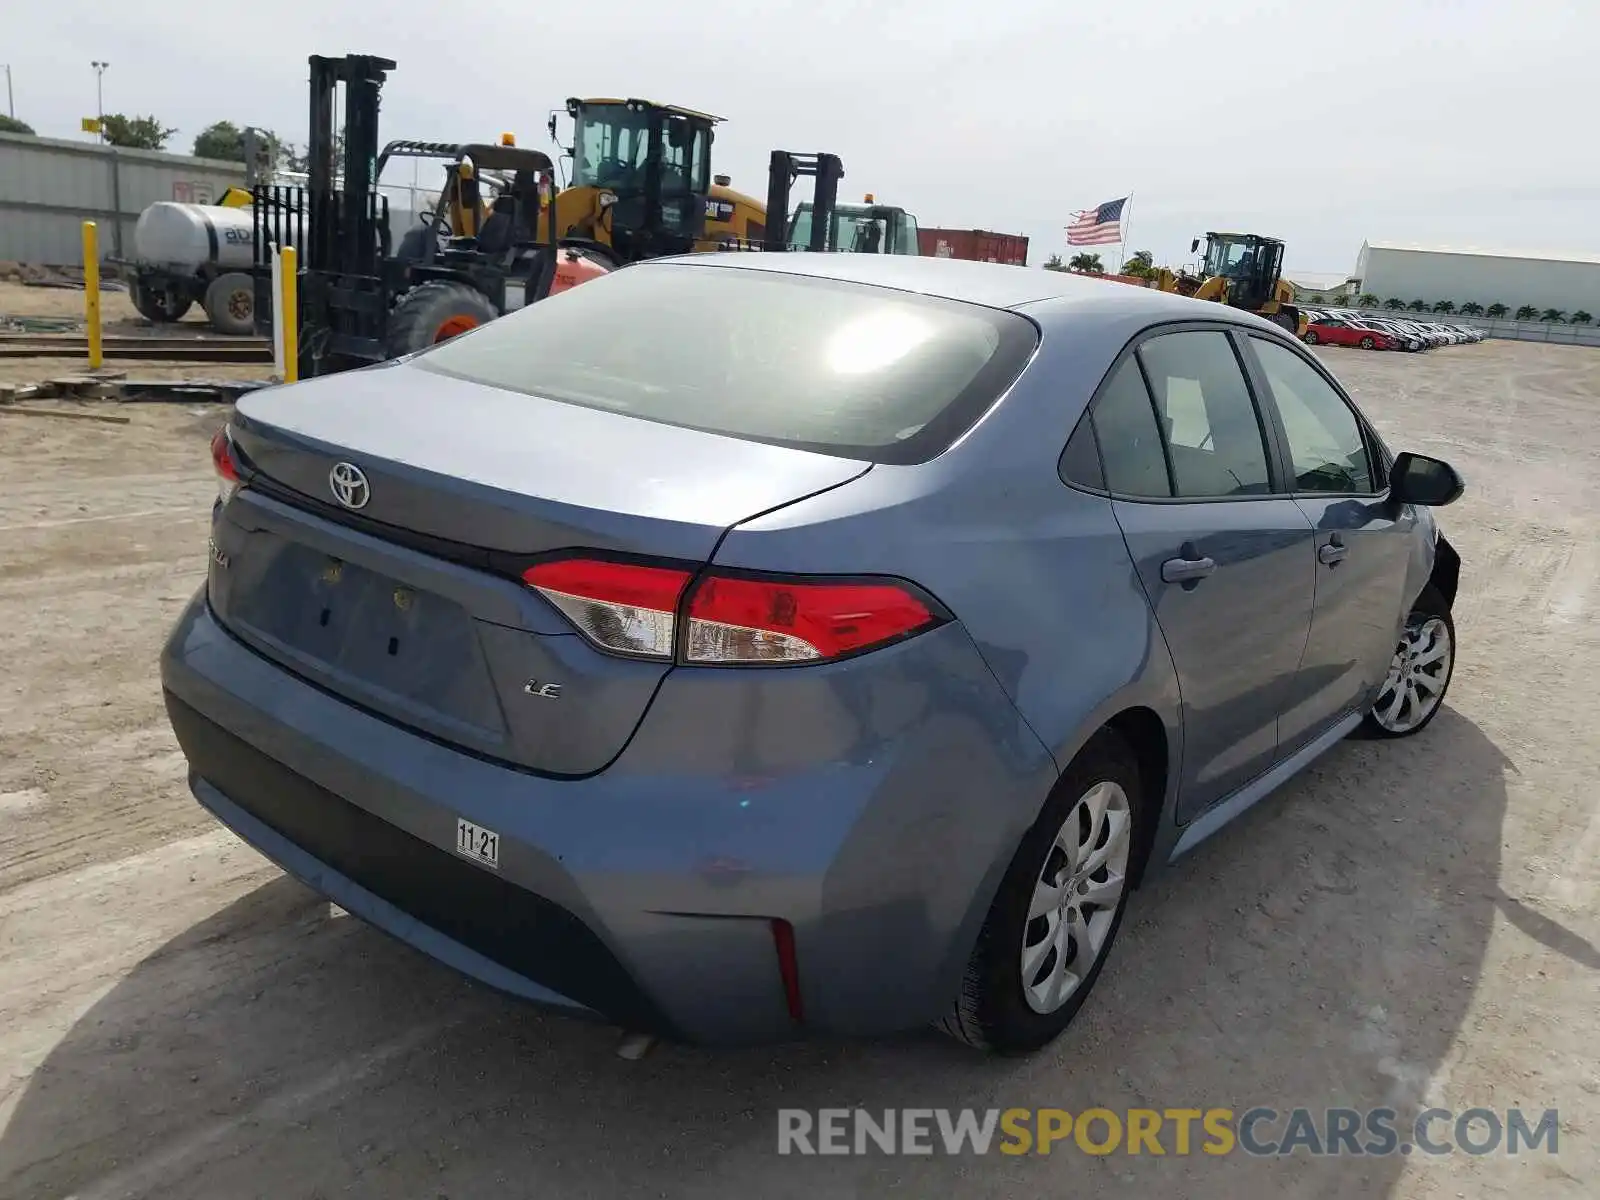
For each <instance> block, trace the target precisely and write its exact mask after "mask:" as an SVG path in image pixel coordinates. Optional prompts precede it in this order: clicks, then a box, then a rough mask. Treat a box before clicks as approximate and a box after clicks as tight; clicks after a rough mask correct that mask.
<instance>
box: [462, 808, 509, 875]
mask: <svg viewBox="0 0 1600 1200" xmlns="http://www.w3.org/2000/svg"><path fill="white" fill-rule="evenodd" d="M456 853H457V854H463V855H465V856H466V857H468V858H470V859H471V860H472V861H473V862H475V863H482V864H483V865H484V866H486V867H493V868H494V869H495V870H496V871H498V870H499V869H500V835H499V834H498V833H496V832H495V831H494V830H492V829H485V828H484V827H483V826H482V825H474V824H473V823H472V822H471V821H466V820H463V819H462V818H460V817H457V818H456Z"/></svg>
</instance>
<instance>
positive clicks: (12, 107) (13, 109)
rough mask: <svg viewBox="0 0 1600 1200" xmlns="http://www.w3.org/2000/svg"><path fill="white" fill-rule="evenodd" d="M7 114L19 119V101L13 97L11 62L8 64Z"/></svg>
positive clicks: (13, 118)
mask: <svg viewBox="0 0 1600 1200" xmlns="http://www.w3.org/2000/svg"><path fill="white" fill-rule="evenodd" d="M6 116H8V117H10V118H11V119H12V120H13V121H15V120H16V119H17V102H16V101H15V100H13V99H12V98H11V64H10V63H7V64H6Z"/></svg>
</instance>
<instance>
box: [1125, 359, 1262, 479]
mask: <svg viewBox="0 0 1600 1200" xmlns="http://www.w3.org/2000/svg"><path fill="white" fill-rule="evenodd" d="M1138 358H1139V361H1140V362H1141V363H1142V364H1143V366H1144V372H1145V376H1146V378H1147V379H1148V380H1149V383H1150V393H1151V396H1152V397H1153V398H1154V400H1155V410H1156V417H1157V419H1158V420H1159V422H1160V424H1161V432H1162V434H1163V436H1164V437H1165V438H1166V441H1167V445H1168V448H1169V453H1170V455H1171V459H1172V482H1173V488H1174V494H1175V495H1178V496H1187V497H1194V498H1207V497H1226V496H1251V495H1264V494H1267V493H1269V492H1271V490H1272V487H1271V482H1270V476H1269V474H1268V471H1267V443H1266V437H1265V434H1264V432H1263V430H1262V428H1261V421H1260V418H1259V416H1258V414H1257V412H1256V406H1255V401H1254V399H1253V398H1252V397H1251V395H1250V388H1249V385H1248V384H1247V383H1246V382H1245V377H1244V371H1243V369H1242V368H1241V367H1240V366H1239V360H1238V357H1237V356H1236V355H1235V354H1234V352H1233V343H1232V342H1231V341H1230V340H1229V338H1228V335H1227V334H1226V333H1222V332H1220V331H1213V330H1197V331H1193V332H1184V333H1167V334H1161V335H1158V336H1156V337H1153V338H1150V339H1149V340H1148V341H1146V342H1144V343H1143V344H1142V345H1141V346H1140V347H1139V351H1138Z"/></svg>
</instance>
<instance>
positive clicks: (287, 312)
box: [274, 246, 300, 383]
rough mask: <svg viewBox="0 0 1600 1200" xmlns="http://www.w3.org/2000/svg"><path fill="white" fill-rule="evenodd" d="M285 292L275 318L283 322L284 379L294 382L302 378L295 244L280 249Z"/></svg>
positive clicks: (280, 299) (279, 298) (298, 281)
mask: <svg viewBox="0 0 1600 1200" xmlns="http://www.w3.org/2000/svg"><path fill="white" fill-rule="evenodd" d="M278 256H279V259H280V260H281V261H280V263H279V271H280V278H281V279H282V281H283V283H282V288H283V294H282V295H281V296H279V297H278V312H277V316H276V317H275V318H274V319H275V320H279V321H282V322H283V381H284V382H285V383H294V382H295V381H296V380H298V379H299V378H300V276H299V274H298V273H297V272H298V270H299V268H298V265H297V263H296V261H295V260H296V259H297V258H298V257H299V256H298V255H297V254H295V250H294V247H293V246H285V247H284V248H283V249H282V250H280V251H278Z"/></svg>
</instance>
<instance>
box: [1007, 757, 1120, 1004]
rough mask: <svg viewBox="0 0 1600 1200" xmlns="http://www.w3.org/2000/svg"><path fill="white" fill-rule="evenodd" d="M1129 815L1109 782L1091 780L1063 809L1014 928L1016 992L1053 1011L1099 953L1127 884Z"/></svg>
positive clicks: (1078, 983)
mask: <svg viewBox="0 0 1600 1200" xmlns="http://www.w3.org/2000/svg"><path fill="white" fill-rule="evenodd" d="M1132 834H1133V814H1132V810H1131V808H1130V806H1129V803H1128V795H1127V793H1126V792H1124V791H1123V790H1122V788H1121V787H1120V786H1118V785H1117V784H1115V783H1110V782H1101V783H1097V784H1095V785H1094V786H1093V787H1091V788H1090V789H1089V790H1088V791H1086V792H1085V793H1084V794H1083V795H1082V796H1080V797H1079V798H1078V801H1077V803H1076V804H1074V805H1073V806H1072V807H1071V809H1069V810H1068V812H1067V816H1066V820H1064V821H1063V822H1062V824H1061V828H1060V829H1059V830H1057V831H1056V836H1055V840H1054V842H1052V843H1051V846H1050V850H1049V852H1048V853H1047V854H1046V855H1045V860H1044V866H1043V867H1042V868H1041V870H1040V872H1039V878H1038V881H1037V882H1036V883H1035V884H1034V889H1033V901H1032V903H1031V904H1030V905H1029V907H1028V920H1027V923H1026V924H1025V925H1024V926H1023V931H1022V991H1023V995H1024V996H1025V997H1026V998H1027V1001H1028V1007H1029V1008H1031V1009H1033V1011H1034V1012H1036V1013H1041V1014H1049V1013H1053V1012H1056V1011H1057V1010H1058V1009H1060V1008H1061V1006H1062V1005H1064V1004H1065V1003H1066V1002H1067V1001H1068V1000H1070V999H1071V998H1072V996H1073V994H1074V993H1075V992H1077V990H1078V988H1079V987H1081V986H1082V985H1083V981H1084V979H1085V978H1087V977H1088V975H1089V973H1090V971H1092V970H1093V969H1094V965H1095V963H1097V962H1098V961H1099V960H1100V956H1101V954H1103V953H1104V952H1105V948H1106V946H1107V944H1108V943H1109V941H1110V935H1111V932H1112V929H1113V927H1114V926H1115V924H1116V919H1117V909H1118V906H1119V905H1120V904H1121V903H1122V896H1123V893H1124V892H1125V891H1126V890H1127V886H1128V853H1129V849H1130V847H1131V845H1132V840H1133V838H1132Z"/></svg>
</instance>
